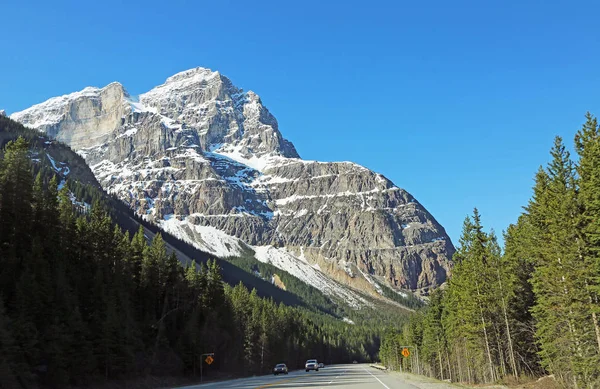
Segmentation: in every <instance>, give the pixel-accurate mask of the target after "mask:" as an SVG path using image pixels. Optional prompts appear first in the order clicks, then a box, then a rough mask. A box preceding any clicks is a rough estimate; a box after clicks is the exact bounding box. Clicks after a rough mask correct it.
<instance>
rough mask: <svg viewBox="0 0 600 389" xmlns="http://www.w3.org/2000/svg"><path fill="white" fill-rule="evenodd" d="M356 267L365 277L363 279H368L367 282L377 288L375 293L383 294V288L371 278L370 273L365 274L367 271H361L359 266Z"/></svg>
mask: <svg viewBox="0 0 600 389" xmlns="http://www.w3.org/2000/svg"><path fill="white" fill-rule="evenodd" d="M356 268H357V269H358V271H359V272H360V274H362V276H363V277H364V278H365V280H367V281H369V284H371V285H373V287H374V288H375V290H377V293H379V294H381V295H383V290H382V289H381V285H379V284H378V283H377V282H375V281H374V280H373V278H371V275H370V274H367V273H365V272H363V271H362V270H360V268H359V267H358V266H357V267H356Z"/></svg>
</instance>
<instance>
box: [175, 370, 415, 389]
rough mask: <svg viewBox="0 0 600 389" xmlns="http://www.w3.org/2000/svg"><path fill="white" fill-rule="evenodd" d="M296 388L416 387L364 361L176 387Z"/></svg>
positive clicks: (199, 388)
mask: <svg viewBox="0 0 600 389" xmlns="http://www.w3.org/2000/svg"><path fill="white" fill-rule="evenodd" d="M204 388H206V389H212V388H225V389H262V388H265V389H266V388H268V389H279V388H285V389H297V388H312V389H320V388H339V389H341V388H350V389H418V388H417V387H416V386H414V385H411V384H408V383H406V382H405V381H403V380H402V379H401V378H400V377H398V376H397V375H393V374H388V373H386V372H383V371H381V370H377V369H375V368H372V367H370V366H369V365H366V364H352V365H332V366H326V367H325V368H322V369H319V371H310V372H308V373H307V372H305V371H304V370H295V371H290V373H289V374H287V375H278V376H274V375H270V376H260V377H251V378H239V379H235V380H230V381H220V382H213V383H206V384H202V385H192V386H186V387H184V388H178V389H204Z"/></svg>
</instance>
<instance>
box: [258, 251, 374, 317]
mask: <svg viewBox="0 0 600 389" xmlns="http://www.w3.org/2000/svg"><path fill="white" fill-rule="evenodd" d="M251 247H252V249H253V250H254V256H255V257H256V259H258V260H259V261H261V262H264V263H270V264H272V265H273V266H275V267H277V268H279V269H281V270H284V271H286V272H288V273H290V274H291V275H293V276H295V277H296V278H298V279H300V280H301V281H303V282H305V283H306V284H308V285H312V286H313V287H315V288H317V289H319V290H320V291H322V292H323V293H324V294H325V295H327V296H330V297H335V298H340V299H342V300H344V301H345V302H346V303H348V304H349V305H350V306H351V307H353V308H354V309H360V308H361V307H364V306H370V303H369V302H368V301H367V300H365V299H364V298H363V297H361V296H360V295H359V294H357V293H356V292H354V291H352V290H350V289H348V288H345V287H343V286H341V285H340V284H338V283H337V282H335V281H334V280H332V279H330V278H328V277H327V276H326V275H325V274H324V273H322V272H321V271H320V270H319V269H316V268H314V267H313V266H312V265H310V264H309V263H308V262H305V261H303V260H302V259H300V258H298V257H296V256H294V255H292V254H291V253H289V252H288V251H287V250H285V249H278V248H275V247H273V246H251Z"/></svg>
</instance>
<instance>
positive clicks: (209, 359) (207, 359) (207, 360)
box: [204, 355, 215, 365]
mask: <svg viewBox="0 0 600 389" xmlns="http://www.w3.org/2000/svg"><path fill="white" fill-rule="evenodd" d="M214 360H215V359H214V358H213V357H211V356H210V355H209V356H208V357H206V359H205V360H204V361H205V362H206V363H208V364H209V365H210V364H212V363H213V362H214Z"/></svg>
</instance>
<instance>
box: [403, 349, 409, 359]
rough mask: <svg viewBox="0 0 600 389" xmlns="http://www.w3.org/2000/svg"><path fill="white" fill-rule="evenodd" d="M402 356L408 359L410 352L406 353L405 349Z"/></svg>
mask: <svg viewBox="0 0 600 389" xmlns="http://www.w3.org/2000/svg"><path fill="white" fill-rule="evenodd" d="M402 356H403V357H404V358H408V357H409V356H410V351H408V349H407V348H404V349H403V350H402Z"/></svg>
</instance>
